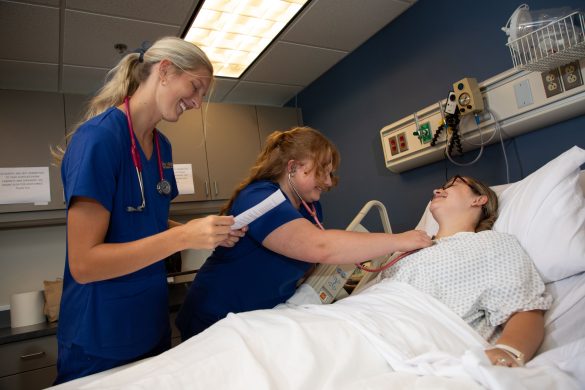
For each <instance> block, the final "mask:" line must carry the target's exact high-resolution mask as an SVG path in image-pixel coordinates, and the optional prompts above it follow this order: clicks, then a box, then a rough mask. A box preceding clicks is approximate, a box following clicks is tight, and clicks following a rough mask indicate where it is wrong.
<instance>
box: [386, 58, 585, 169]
mask: <svg viewBox="0 0 585 390" xmlns="http://www.w3.org/2000/svg"><path fill="white" fill-rule="evenodd" d="M583 75H585V59H581V60H579V61H573V62H572V63H570V64H567V65H563V66H561V67H559V68H555V69H551V70H549V71H547V72H543V73H539V72H529V71H522V70H520V71H519V70H515V69H511V70H509V71H507V72H504V73H501V74H499V75H497V76H495V77H493V78H491V79H488V80H485V81H484V82H482V83H477V82H475V80H474V79H472V78H465V79H463V80H461V81H459V82H455V83H454V84H453V91H451V92H450V93H449V94H448V97H447V98H446V99H443V100H441V101H439V102H437V103H435V104H432V105H430V106H428V107H426V108H423V109H422V110H419V111H417V112H415V113H413V114H412V115H409V116H407V117H405V118H402V119H400V120H398V121H396V122H394V123H392V124H389V125H387V126H385V127H383V128H382V129H381V130H380V138H381V142H382V148H383V151H384V160H385V164H386V167H387V168H388V169H389V170H390V171H392V172H395V173H400V172H404V171H407V170H410V169H413V168H416V167H419V166H422V165H426V164H430V163H433V162H436V161H439V160H442V159H443V158H445V151H446V149H447V146H448V144H447V143H448V142H451V141H452V140H453V136H454V134H453V129H452V128H451V127H450V126H449V125H448V124H446V123H445V122H447V123H449V118H450V113H455V111H457V120H458V126H457V132H458V134H455V136H456V137H457V138H458V139H460V144H461V148H462V150H463V153H467V152H469V151H471V150H475V149H477V148H478V147H479V145H481V144H482V143H483V144H484V145H488V144H491V143H494V142H499V141H500V137H499V134H494V132H496V131H498V130H499V129H501V135H502V137H503V138H504V139H506V138H511V137H515V136H517V135H520V134H523V133H526V132H529V131H532V130H537V129H539V128H542V127H546V126H550V125H552V124H554V123H558V122H560V121H563V120H567V119H569V118H572V117H575V116H579V115H583V114H585V85H584V84H583ZM468 114H469V115H468ZM477 121H479V124H478V123H477ZM454 154H455V157H456V155H457V153H454ZM451 156H453V154H451Z"/></svg>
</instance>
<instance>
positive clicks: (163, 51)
mask: <svg viewBox="0 0 585 390" xmlns="http://www.w3.org/2000/svg"><path fill="white" fill-rule="evenodd" d="M164 59H167V60H169V61H170V62H172V63H173V64H174V65H175V67H176V68H177V71H178V72H181V71H190V70H197V69H201V68H203V69H206V70H208V71H209V73H210V74H213V65H212V64H211V61H210V60H209V58H208V57H207V55H206V54H205V53H204V52H203V51H202V50H201V49H200V48H199V47H197V46H196V45H194V44H192V43H190V42H187V41H184V40H182V39H180V38H177V37H165V38H161V39H159V40H158V41H156V42H155V43H154V44H153V45H152V46H151V47H149V48H145V47H144V45H143V47H142V48H141V49H138V52H133V53H128V54H126V55H125V56H124V57H123V58H122V59H121V60H120V62H119V63H118V64H117V65H116V66H115V67H114V68H113V69H111V70H110V71H109V72H108V75H107V77H106V83H105V84H104V86H103V87H102V88H101V89H100V90H99V91H98V92H97V93H96V95H95V96H94V97H93V98H92V99H91V100H90V101H89V104H88V107H87V110H86V112H85V115H83V117H82V120H81V121H80V122H79V123H78V124H77V125H76V126H75V127H74V129H73V131H71V132H70V133H69V134H67V136H66V139H69V138H71V136H72V135H73V133H74V132H75V130H76V129H77V128H78V127H79V126H80V125H81V124H83V123H84V122H85V121H87V120H88V119H91V118H93V117H94V116H96V115H99V114H101V113H103V112H104V111H106V110H107V109H108V108H110V107H114V106H118V105H120V104H122V102H123V101H124V98H125V97H126V96H131V95H132V94H134V92H135V91H136V89H138V86H139V85H140V83H142V82H144V81H145V80H146V79H147V78H148V77H149V76H150V72H151V70H152V67H153V65H155V64H156V63H158V62H160V61H162V60H164ZM64 153H65V148H64V147H62V146H57V147H56V148H53V147H51V154H52V155H53V157H54V158H55V160H56V161H57V162H58V163H60V162H61V160H63V155H64Z"/></svg>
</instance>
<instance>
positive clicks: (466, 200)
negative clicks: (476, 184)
mask: <svg viewBox="0 0 585 390" xmlns="http://www.w3.org/2000/svg"><path fill="white" fill-rule="evenodd" d="M476 197H477V194H476V193H475V190H474V189H473V187H472V186H471V185H470V184H469V183H467V181H466V180H465V179H464V178H462V177H460V176H455V177H454V178H453V179H451V180H449V181H447V182H446V183H445V184H443V185H442V186H441V187H440V188H437V189H435V190H434V191H433V199H432V201H431V206H430V210H431V212H432V213H433V216H435V213H436V212H438V213H440V212H443V211H444V212H447V213H453V212H457V211H461V210H468V209H469V207H470V206H471V204H472V202H473V200H474V199H475V198H476ZM435 218H436V217H435Z"/></svg>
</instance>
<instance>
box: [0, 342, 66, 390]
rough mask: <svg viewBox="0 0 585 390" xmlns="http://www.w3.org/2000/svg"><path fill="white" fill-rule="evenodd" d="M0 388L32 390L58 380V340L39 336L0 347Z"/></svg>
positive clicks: (45, 386) (47, 385) (42, 387)
mask: <svg viewBox="0 0 585 390" xmlns="http://www.w3.org/2000/svg"><path fill="white" fill-rule="evenodd" d="M0 361H1V362H2V364H1V365H0V389H11V390H19V389H23V390H34V389H44V388H47V387H49V386H51V385H52V384H53V381H54V380H55V378H56V377H57V367H56V364H57V338H56V336H45V337H38V338H34V339H30V340H24V341H18V342H13V343H8V344H2V345H0Z"/></svg>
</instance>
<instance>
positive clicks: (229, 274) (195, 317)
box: [176, 181, 322, 339]
mask: <svg viewBox="0 0 585 390" xmlns="http://www.w3.org/2000/svg"><path fill="white" fill-rule="evenodd" d="M278 189H280V187H279V186H278V184H276V183H273V182H271V181H257V182H254V183H251V184H250V185H248V186H247V187H246V188H244V189H243V190H242V191H241V192H240V193H239V194H238V196H237V197H236V199H235V201H234V203H233V205H232V208H231V210H230V214H231V215H238V214H240V213H242V212H243V211H246V210H248V209H249V208H250V207H253V206H255V205H257V204H258V203H260V202H261V201H263V200H264V199H266V198H267V197H268V196H269V195H271V194H272V193H274V192H275V191H277V190H278ZM315 208H316V210H317V216H318V218H319V219H320V220H321V219H322V213H321V205H320V204H319V202H315ZM298 218H307V219H308V220H309V221H311V222H312V223H314V221H313V219H312V217H310V215H309V214H308V213H307V212H306V211H305V210H304V208H303V207H301V209H300V210H297V209H296V208H295V207H294V206H293V205H292V203H291V202H290V200H288V199H286V200H285V201H284V202H283V203H281V204H280V205H279V206H277V207H275V208H274V209H272V210H271V211H269V212H268V213H266V214H264V215H263V216H262V217H260V218H258V219H257V220H255V221H254V222H252V223H251V224H250V225H249V230H248V232H247V233H246V235H245V236H244V237H243V238H241V239H240V240H239V241H238V243H237V244H236V245H235V246H234V247H232V248H224V247H218V248H217V249H216V250H215V251H214V252H213V254H212V255H211V256H210V257H209V258H208V259H207V261H206V262H205V264H203V266H202V267H201V269H200V270H199V272H198V273H197V276H196V277H195V280H194V281H193V283H192V284H191V287H190V289H189V292H188V294H187V297H186V299H185V301H184V302H183V305H182V307H181V309H180V311H179V313H178V315H177V321H176V323H177V327H178V328H179V329H180V330H181V333H182V336H183V339H187V338H189V337H191V336H193V335H195V334H197V333H199V332H201V331H203V330H204V329H205V328H207V327H209V326H211V325H212V324H213V323H215V322H217V321H219V320H220V319H222V318H224V317H225V316H226V315H227V314H228V313H230V312H234V313H238V312H243V311H249V310H257V309H268V308H272V307H274V306H276V305H278V304H279V303H283V302H285V301H286V300H287V299H288V298H290V297H291V296H292V295H293V294H294V292H295V289H296V284H297V282H298V281H299V279H300V278H302V277H303V275H304V274H305V273H306V272H307V271H308V270H309V268H310V267H311V263H307V262H303V261H299V260H295V259H291V258H289V257H286V256H283V255H280V254H278V253H275V252H272V251H271V250H269V249H267V248H265V247H264V246H262V241H264V239H265V238H266V236H268V235H269V234H270V233H271V232H272V231H273V230H275V229H276V228H278V227H279V226H281V225H284V224H286V223H287V222H290V221H292V220H295V219H298Z"/></svg>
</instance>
